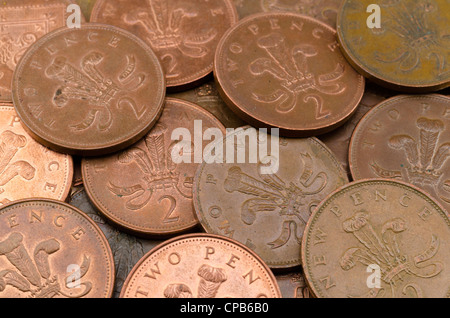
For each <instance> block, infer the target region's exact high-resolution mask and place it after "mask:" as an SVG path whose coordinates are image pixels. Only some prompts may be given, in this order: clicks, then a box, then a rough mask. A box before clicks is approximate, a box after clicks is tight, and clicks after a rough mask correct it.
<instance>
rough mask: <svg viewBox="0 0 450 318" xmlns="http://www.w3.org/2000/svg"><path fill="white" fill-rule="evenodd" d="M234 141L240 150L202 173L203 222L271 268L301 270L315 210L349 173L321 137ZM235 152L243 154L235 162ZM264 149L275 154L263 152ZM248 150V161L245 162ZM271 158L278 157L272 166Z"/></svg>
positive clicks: (244, 134)
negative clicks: (304, 241) (303, 245)
mask: <svg viewBox="0 0 450 318" xmlns="http://www.w3.org/2000/svg"><path fill="white" fill-rule="evenodd" d="M246 140H249V141H248V142H246ZM233 141H234V148H231V147H228V146H227V147H228V149H226V150H224V153H226V156H224V157H226V158H227V161H225V162H224V163H215V162H212V163H206V161H205V162H204V163H203V164H202V165H201V166H200V168H199V169H198V171H197V173H196V176H195V180H194V207H195V211H196V213H197V217H198V219H199V221H200V224H201V225H202V226H203V228H204V229H205V231H206V232H208V233H214V234H218V235H223V236H227V237H230V238H233V239H235V240H237V241H239V242H241V243H243V244H245V245H246V246H248V247H249V248H251V249H252V250H253V251H255V252H256V253H257V254H258V255H259V256H260V257H261V258H262V259H263V260H264V261H265V262H266V263H267V264H268V265H269V267H271V268H274V269H281V268H291V267H295V266H299V265H300V242H301V238H302V236H303V230H304V228H305V225H306V222H307V221H308V219H309V216H310V214H311V212H312V211H313V210H314V209H315V208H316V206H317V205H318V204H319V203H320V201H322V199H324V198H325V197H326V196H327V195H328V194H330V193H331V192H333V191H334V190H336V189H337V188H339V187H340V186H342V185H344V184H346V183H347V182H348V178H347V174H346V173H345V172H344V171H343V169H342V167H341V165H340V163H339V162H338V161H337V159H336V158H335V157H334V155H333V154H332V153H331V151H330V150H329V149H328V148H327V147H326V146H324V145H323V144H322V143H321V142H320V141H319V140H317V139H316V138H308V139H285V138H279V139H278V138H276V137H275V136H268V135H266V134H265V133H264V132H257V131H256V130H255V129H254V128H253V129H252V128H246V129H245V130H240V131H236V132H235V133H234V134H230V135H228V137H227V138H226V140H225V141H224V142H223V144H224V145H225V144H226V145H228V144H229V143H230V142H233ZM217 148H218V147H217ZM224 148H225V146H224ZM230 148H231V150H233V149H234V150H235V154H234V155H237V156H238V159H237V160H234V161H233V162H234V163H233V162H231V161H230V160H229V157H230V156H232V155H233V153H232V151H229V149H230ZM264 148H266V149H270V152H269V151H266V152H267V153H266V154H263V152H264V150H263V149H264ZM276 148H279V150H276ZM242 151H243V152H244V153H245V154H247V157H246V158H245V160H243V159H244V158H243V157H242V158H241V159H239V153H241V152H242ZM218 152H220V150H218V149H216V153H218ZM258 152H259V156H257V155H255V157H254V158H251V157H252V155H254V154H257V153H258ZM267 158H272V159H274V160H272V161H271V162H272V163H271V165H269V164H268V162H267V161H266V159H267Z"/></svg>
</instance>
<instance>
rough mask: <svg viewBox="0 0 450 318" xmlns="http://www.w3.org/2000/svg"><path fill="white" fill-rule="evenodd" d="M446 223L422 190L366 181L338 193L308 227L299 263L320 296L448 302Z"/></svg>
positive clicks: (449, 255)
mask: <svg viewBox="0 0 450 318" xmlns="http://www.w3.org/2000/svg"><path fill="white" fill-rule="evenodd" d="M449 241H450V220H449V218H448V216H447V215H446V213H445V212H444V210H443V209H442V207H441V206H440V205H439V204H437V203H436V202H435V201H434V200H433V199H432V198H431V197H430V196H429V195H427V194H426V193H425V192H423V191H422V190H419V189H418V188H415V187H413V186H411V185H409V184H406V183H402V182H398V181H391V180H383V179H379V180H376V179H375V180H364V181H359V182H355V183H352V184H350V185H348V186H345V187H343V188H342V189H340V190H338V191H336V192H335V193H333V194H332V195H330V196H329V197H328V198H327V199H326V200H324V201H323V202H322V203H321V205H320V206H319V207H318V208H317V209H316V210H315V212H314V213H313V215H312V216H311V219H310V221H309V222H308V225H307V227H306V230H305V235H304V236H303V243H302V261H303V268H304V271H305V275H306V279H307V281H308V284H309V286H310V289H311V291H312V292H313V293H314V294H315V295H316V296H317V297H321V298H322V297H327V298H329V297H337V298H366V297H373V298H378V297H380V298H405V297H408V298H413V297H427V298H428V297H429V298H440V297H449V296H450V290H449V277H450V273H449V272H450V253H449V251H450V248H449V244H448V243H449Z"/></svg>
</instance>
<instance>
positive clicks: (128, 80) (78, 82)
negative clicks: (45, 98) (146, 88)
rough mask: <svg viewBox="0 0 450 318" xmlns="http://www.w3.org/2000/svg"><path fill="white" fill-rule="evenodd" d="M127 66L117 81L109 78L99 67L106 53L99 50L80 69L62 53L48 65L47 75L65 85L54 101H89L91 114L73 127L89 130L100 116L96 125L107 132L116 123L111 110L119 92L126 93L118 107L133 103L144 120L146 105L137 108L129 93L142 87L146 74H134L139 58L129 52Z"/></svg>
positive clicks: (89, 55)
mask: <svg viewBox="0 0 450 318" xmlns="http://www.w3.org/2000/svg"><path fill="white" fill-rule="evenodd" d="M126 59H127V65H126V67H125V69H124V71H123V72H122V73H120V74H118V83H119V84H117V83H115V82H114V81H113V80H111V79H109V78H106V77H105V76H104V75H103V74H102V73H101V72H100V71H99V70H98V69H97V66H98V65H100V64H101V63H102V62H103V60H104V56H103V54H102V53H99V52H90V53H88V54H87V55H85V56H84V57H83V58H82V60H81V71H79V70H78V69H77V68H76V67H74V66H72V65H71V64H69V62H68V61H67V59H66V58H65V57H63V56H60V57H56V58H55V59H54V60H53V62H52V64H51V65H50V66H49V67H47V69H46V71H45V73H46V75H47V76H48V77H49V78H51V79H53V80H57V81H59V82H60V83H61V84H62V85H63V86H61V87H60V88H58V89H57V90H56V92H55V96H54V97H53V103H54V104H55V105H56V106H57V107H59V108H62V107H65V106H66V105H67V103H68V102H69V100H71V99H73V100H81V101H87V102H88V103H89V106H90V108H89V113H88V115H87V116H86V118H85V119H84V120H83V121H82V122H81V123H78V124H75V125H72V126H70V128H71V129H72V130H73V131H75V132H77V131H84V130H86V129H89V128H90V127H92V125H93V124H94V122H95V120H96V118H97V117H99V124H98V125H97V128H98V129H99V130H100V131H107V130H108V129H109V128H110V127H111V125H112V123H113V115H112V111H111V107H112V106H113V105H112V101H113V99H114V98H116V95H118V94H119V93H123V94H122V95H123V96H121V97H119V98H118V101H117V103H116V106H117V107H118V108H121V107H124V106H130V107H131V108H132V109H133V110H134V114H135V116H136V117H137V119H138V120H139V119H141V117H142V115H143V113H144V112H145V107H138V106H137V105H136V103H135V101H134V100H133V99H132V98H131V97H128V96H127V95H126V93H130V92H133V91H136V90H137V89H138V88H140V87H141V86H142V85H143V83H144V81H145V80H146V75H144V74H143V73H141V74H138V75H136V76H132V75H133V74H134V73H135V72H136V60H135V57H134V56H133V55H127V56H126Z"/></svg>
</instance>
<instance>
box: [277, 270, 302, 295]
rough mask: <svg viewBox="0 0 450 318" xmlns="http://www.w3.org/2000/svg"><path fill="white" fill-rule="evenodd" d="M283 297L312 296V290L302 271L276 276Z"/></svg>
mask: <svg viewBox="0 0 450 318" xmlns="http://www.w3.org/2000/svg"><path fill="white" fill-rule="evenodd" d="M275 277H276V279H277V283H278V286H279V287H280V290H281V294H282V295H283V298H311V292H310V291H309V288H308V286H307V284H306V281H305V278H304V277H303V274H302V273H301V272H293V273H289V274H280V275H276V276H275Z"/></svg>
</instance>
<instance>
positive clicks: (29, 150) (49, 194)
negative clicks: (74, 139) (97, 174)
mask: <svg viewBox="0 0 450 318" xmlns="http://www.w3.org/2000/svg"><path fill="white" fill-rule="evenodd" d="M72 176H73V161H72V157H71V156H69V155H64V154H60V153H57V152H54V151H51V150H49V149H47V148H46V147H44V146H42V145H40V144H39V143H37V142H36V141H34V140H33V138H31V137H30V136H29V135H28V134H27V133H26V132H25V130H24V129H23V126H22V125H21V121H20V119H19V117H18V116H17V114H16V112H15V111H14V107H13V106H12V104H6V103H1V102H0V205H3V204H7V203H9V202H11V201H15V200H20V199H26V198H30V197H33V198H49V199H55V200H61V201H64V200H66V198H67V196H68V194H69V191H70V186H71V183H72Z"/></svg>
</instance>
